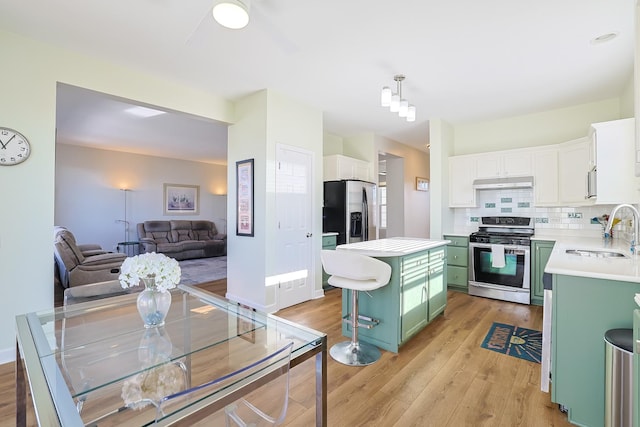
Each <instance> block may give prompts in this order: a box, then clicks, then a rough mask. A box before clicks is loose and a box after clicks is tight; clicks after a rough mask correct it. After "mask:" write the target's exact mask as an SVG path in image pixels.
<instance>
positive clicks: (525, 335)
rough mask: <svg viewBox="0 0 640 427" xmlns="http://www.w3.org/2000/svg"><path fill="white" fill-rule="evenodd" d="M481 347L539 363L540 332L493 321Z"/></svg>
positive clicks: (540, 356) (540, 350) (540, 355)
mask: <svg viewBox="0 0 640 427" xmlns="http://www.w3.org/2000/svg"><path fill="white" fill-rule="evenodd" d="M481 347H482V348H486V349H487V350H491V351H496V352H498V353H502V354H507V355H509V356H513V357H517V358H519V359H524V360H528V361H530V362H535V363H540V361H541V360H542V332H540V331H536V330H533V329H527V328H521V327H519V326H513V325H506V324H504V323H496V322H493V325H491V328H490V329H489V333H487V336H486V337H485V338H484V341H482V345H481Z"/></svg>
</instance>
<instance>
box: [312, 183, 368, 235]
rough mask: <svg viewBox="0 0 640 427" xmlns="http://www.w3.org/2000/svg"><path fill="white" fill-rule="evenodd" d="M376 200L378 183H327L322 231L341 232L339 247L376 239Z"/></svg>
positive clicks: (325, 184) (325, 185)
mask: <svg viewBox="0 0 640 427" xmlns="http://www.w3.org/2000/svg"><path fill="white" fill-rule="evenodd" d="M376 200H377V194H376V184H374V183H372V182H366V181H358V180H342V181H325V182H324V205H323V208H322V232H323V233H335V232H337V233H338V238H337V244H338V245H341V244H344V243H355V242H362V241H365V240H374V239H375V238H376V224H377V221H376V218H377V216H376V206H377V202H376Z"/></svg>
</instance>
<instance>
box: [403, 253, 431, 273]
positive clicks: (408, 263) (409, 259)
mask: <svg viewBox="0 0 640 427" xmlns="http://www.w3.org/2000/svg"><path fill="white" fill-rule="evenodd" d="M428 263H429V255H428V254H427V253H422V254H419V255H409V256H406V257H404V258H402V262H401V271H402V275H403V276H404V275H407V274H413V273H416V272H417V271H424V270H425V269H426V268H427V266H428Z"/></svg>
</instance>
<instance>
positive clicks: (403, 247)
mask: <svg viewBox="0 0 640 427" xmlns="http://www.w3.org/2000/svg"><path fill="white" fill-rule="evenodd" d="M450 242H451V241H450V240H430V239H419V238H416V237H390V238H388V239H378V240H367V241H366V242H358V243H347V244H346V245H338V246H337V247H336V249H338V250H348V251H353V252H356V253H359V254H361V255H367V256H373V257H395V256H404V255H408V254H412V253H414V252H420V251H424V250H428V249H433V248H437V247H438V246H444V245H446V244H448V243H450Z"/></svg>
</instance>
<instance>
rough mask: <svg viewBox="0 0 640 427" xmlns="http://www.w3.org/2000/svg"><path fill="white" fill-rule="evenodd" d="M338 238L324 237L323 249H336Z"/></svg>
mask: <svg viewBox="0 0 640 427" xmlns="http://www.w3.org/2000/svg"><path fill="white" fill-rule="evenodd" d="M336 237H337V236H322V247H323V248H331V249H334V248H335V247H336Z"/></svg>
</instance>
